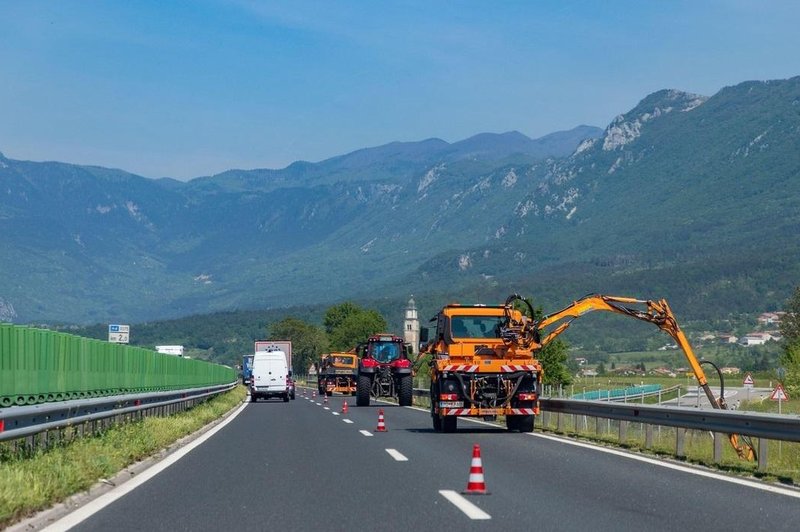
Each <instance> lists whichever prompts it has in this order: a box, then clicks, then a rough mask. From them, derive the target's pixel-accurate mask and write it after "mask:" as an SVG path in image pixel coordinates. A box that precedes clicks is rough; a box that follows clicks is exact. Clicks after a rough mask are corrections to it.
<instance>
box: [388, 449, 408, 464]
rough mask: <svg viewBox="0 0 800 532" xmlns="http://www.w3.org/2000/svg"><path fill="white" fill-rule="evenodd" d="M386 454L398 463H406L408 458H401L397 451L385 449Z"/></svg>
mask: <svg viewBox="0 0 800 532" xmlns="http://www.w3.org/2000/svg"><path fill="white" fill-rule="evenodd" d="M386 452H387V453H389V456H391V457H392V458H394V459H395V460H397V461H398V462H408V458H406V457H405V456H403V455H402V454H401V453H400V452H399V451H398V450H397V449H386Z"/></svg>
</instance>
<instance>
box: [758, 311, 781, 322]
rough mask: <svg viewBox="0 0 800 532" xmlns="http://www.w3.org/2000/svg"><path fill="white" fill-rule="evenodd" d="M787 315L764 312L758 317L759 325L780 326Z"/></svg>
mask: <svg viewBox="0 0 800 532" xmlns="http://www.w3.org/2000/svg"><path fill="white" fill-rule="evenodd" d="M785 315H786V313H785V312H763V313H761V314H760V315H759V316H758V323H759V324H760V325H778V324H779V323H780V322H781V318H782V317H783V316H785Z"/></svg>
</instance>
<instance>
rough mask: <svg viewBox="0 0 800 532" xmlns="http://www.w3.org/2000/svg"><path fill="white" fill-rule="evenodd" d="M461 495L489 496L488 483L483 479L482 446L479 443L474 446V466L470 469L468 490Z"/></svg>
mask: <svg viewBox="0 0 800 532" xmlns="http://www.w3.org/2000/svg"><path fill="white" fill-rule="evenodd" d="M461 493H463V494H464V495H489V492H488V491H487V490H486V481H485V480H484V479H483V463H482V462H481V446H480V445H478V444H477V443H476V444H475V445H473V446H472V465H471V466H470V468H469V480H468V481H467V489H466V491H462V492H461Z"/></svg>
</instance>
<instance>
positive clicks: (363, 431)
mask: <svg viewBox="0 0 800 532" xmlns="http://www.w3.org/2000/svg"><path fill="white" fill-rule="evenodd" d="M358 432H360V433H361V434H363V435H364V436H372V433H371V432H370V431H368V430H359V431H358Z"/></svg>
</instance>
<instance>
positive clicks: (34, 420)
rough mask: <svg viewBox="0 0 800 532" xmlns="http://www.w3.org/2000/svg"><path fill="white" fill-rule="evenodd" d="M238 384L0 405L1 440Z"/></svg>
mask: <svg viewBox="0 0 800 532" xmlns="http://www.w3.org/2000/svg"><path fill="white" fill-rule="evenodd" d="M236 385H237V382H233V383H229V384H223V385H218V386H207V387H203V388H189V389H185V390H173V391H168V392H151V393H140V394H127V395H117V396H111V397H102V398H95V399H77V400H72V401H61V402H57V403H45V404H42V405H32V406H14V407H10V408H3V409H0V441H10V440H16V439H20V438H26V437H30V436H34V435H36V434H39V433H43V432H47V431H51V430H59V429H63V428H67V427H76V426H80V425H83V424H85V423H89V422H96V421H100V420H106V419H109V418H114V417H116V416H123V415H127V414H135V413H141V412H146V411H148V410H155V411H157V412H158V413H159V414H162V413H163V414H166V413H171V410H175V411H177V410H178V409H179V408H175V409H172V408H170V407H172V406H180V405H184V404H187V403H188V404H190V405H193V404H195V403H196V402H198V401H200V400H206V398H208V397H211V396H213V395H218V394H220V393H224V392H226V391H228V390H231V389H233V388H234V387H236ZM180 409H183V408H180Z"/></svg>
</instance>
